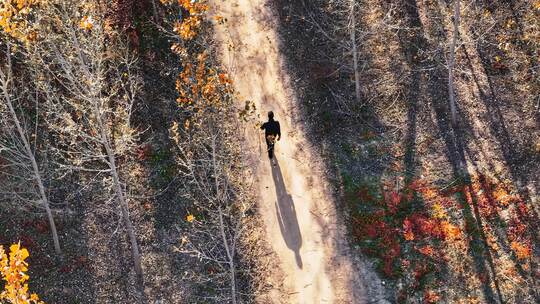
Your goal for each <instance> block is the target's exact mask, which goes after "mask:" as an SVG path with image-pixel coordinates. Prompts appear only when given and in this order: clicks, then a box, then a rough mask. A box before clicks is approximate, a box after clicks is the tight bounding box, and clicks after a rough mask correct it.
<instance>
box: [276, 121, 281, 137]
mask: <svg viewBox="0 0 540 304" xmlns="http://www.w3.org/2000/svg"><path fill="white" fill-rule="evenodd" d="M276 123H277V135H278V138H277V140H280V139H281V126H280V125H279V121H276Z"/></svg>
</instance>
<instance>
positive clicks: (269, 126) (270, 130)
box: [261, 120, 281, 138]
mask: <svg viewBox="0 0 540 304" xmlns="http://www.w3.org/2000/svg"><path fill="white" fill-rule="evenodd" d="M261 130H264V135H265V136H268V135H277V136H279V137H280V138H281V128H280V126H279V121H276V120H270V121H267V122H265V123H263V125H262V126H261Z"/></svg>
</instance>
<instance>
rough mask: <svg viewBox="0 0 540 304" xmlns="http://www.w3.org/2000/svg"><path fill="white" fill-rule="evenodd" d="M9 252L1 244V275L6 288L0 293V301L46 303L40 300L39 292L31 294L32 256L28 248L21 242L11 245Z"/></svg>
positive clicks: (28, 303) (19, 303) (26, 303)
mask: <svg viewBox="0 0 540 304" xmlns="http://www.w3.org/2000/svg"><path fill="white" fill-rule="evenodd" d="M9 251H10V252H9V254H7V253H6V252H5V251H4V248H3V247H2V246H0V276H1V277H2V280H3V281H5V287H4V290H3V291H2V292H1V293H0V302H3V301H7V303H11V304H45V303H44V302H43V301H40V300H39V297H38V295H37V294H29V292H28V283H27V282H28V280H29V279H30V277H29V276H28V275H27V274H26V272H27V271H28V262H26V259H27V258H28V257H29V256H30V254H29V253H28V250H26V249H25V248H22V247H21V245H20V244H14V245H11V246H10V247H9Z"/></svg>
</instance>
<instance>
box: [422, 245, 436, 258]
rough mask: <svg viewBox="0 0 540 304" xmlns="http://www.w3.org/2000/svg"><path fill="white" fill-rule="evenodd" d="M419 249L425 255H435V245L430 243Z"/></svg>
mask: <svg viewBox="0 0 540 304" xmlns="http://www.w3.org/2000/svg"><path fill="white" fill-rule="evenodd" d="M418 251H419V252H420V253H421V254H423V255H427V256H431V257H432V256H434V255H435V250H434V249H433V247H431V246H429V245H427V246H422V247H420V249H418Z"/></svg>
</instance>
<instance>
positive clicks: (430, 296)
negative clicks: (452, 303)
mask: <svg viewBox="0 0 540 304" xmlns="http://www.w3.org/2000/svg"><path fill="white" fill-rule="evenodd" d="M440 299H441V297H440V296H439V295H438V294H437V293H436V292H434V291H432V290H426V292H424V303H426V304H434V303H437V302H438V301H439V300H440Z"/></svg>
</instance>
